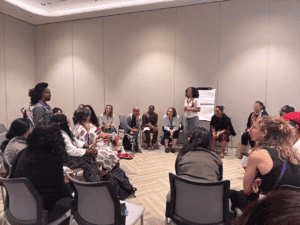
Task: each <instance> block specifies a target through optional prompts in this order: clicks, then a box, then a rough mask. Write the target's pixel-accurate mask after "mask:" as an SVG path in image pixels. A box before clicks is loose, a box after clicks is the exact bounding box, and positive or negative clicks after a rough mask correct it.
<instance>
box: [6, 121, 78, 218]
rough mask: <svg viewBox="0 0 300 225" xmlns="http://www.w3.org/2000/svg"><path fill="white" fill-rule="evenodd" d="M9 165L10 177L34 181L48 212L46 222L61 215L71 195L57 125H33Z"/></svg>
mask: <svg viewBox="0 0 300 225" xmlns="http://www.w3.org/2000/svg"><path fill="white" fill-rule="evenodd" d="M27 145H28V147H27V148H25V149H24V150H23V151H21V152H20V153H19V154H18V156H17V158H16V160H15V163H14V164H13V166H12V170H11V176H10V177H11V178H19V177H25V178H27V179H29V181H30V182H31V183H32V184H33V186H34V187H35V188H36V189H37V191H38V192H39V194H40V195H41V197H42V199H43V204H44V209H45V210H48V211H49V217H48V223H49V222H51V221H54V220H56V219H58V218H59V217H61V216H62V215H64V214H65V213H66V212H67V211H68V210H69V209H70V208H71V202H72V197H71V194H70V192H69V191H68V187H67V186H66V184H65V182H64V173H63V157H62V156H63V155H64V154H66V150H65V142H64V138H63V136H62V134H61V131H60V129H59V127H58V125H56V124H54V123H46V124H42V125H39V126H37V127H36V128H34V130H33V132H32V133H31V134H30V135H29V136H28V138H27Z"/></svg>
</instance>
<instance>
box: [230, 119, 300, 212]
mask: <svg viewBox="0 0 300 225" xmlns="http://www.w3.org/2000/svg"><path fill="white" fill-rule="evenodd" d="M250 135H251V139H252V140H253V141H256V143H257V146H256V150H255V151H253V152H252V153H251V154H250V155H249V158H248V162H247V166H246V169H245V175H244V179H243V187H244V190H242V191H240V192H238V191H235V190H231V194H230V199H231V201H232V210H234V209H235V208H240V209H243V208H244V207H245V206H247V204H248V203H250V202H251V201H253V200H254V199H257V197H258V194H259V192H261V193H262V194H267V193H268V192H269V191H270V190H276V189H277V188H278V187H279V186H281V185H284V184H287V185H292V186H296V187H300V165H299V158H300V156H299V155H298V154H297V153H296V150H295V149H293V143H294V141H295V139H296V135H295V128H293V127H292V126H290V125H289V124H288V123H287V122H286V121H284V120H283V119H281V118H277V117H265V116H264V117H261V118H259V119H258V121H257V122H256V123H255V124H253V125H252V127H251V129H250ZM280 177H281V180H279V178H280ZM277 181H278V182H279V183H277Z"/></svg>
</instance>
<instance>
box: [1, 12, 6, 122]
mask: <svg viewBox="0 0 300 225" xmlns="http://www.w3.org/2000/svg"><path fill="white" fill-rule="evenodd" d="M3 34H4V15H3V14H1V13H0V105H1V106H2V107H0V123H4V124H5V125H6V126H7V115H6V90H5V88H6V85H5V73H4V71H5V63H4V60H5V58H4V55H5V54H4V35H3Z"/></svg>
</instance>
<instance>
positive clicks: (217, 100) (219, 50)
mask: <svg viewBox="0 0 300 225" xmlns="http://www.w3.org/2000/svg"><path fill="white" fill-rule="evenodd" d="M219 4H220V13H219V49H218V75H217V87H216V91H217V95H216V96H217V99H216V102H217V104H220V103H219V79H220V52H221V15H222V9H221V6H222V3H221V2H220V3H219Z"/></svg>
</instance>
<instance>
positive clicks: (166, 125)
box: [163, 107, 180, 153]
mask: <svg viewBox="0 0 300 225" xmlns="http://www.w3.org/2000/svg"><path fill="white" fill-rule="evenodd" d="M179 123H180V121H179V116H178V115H177V113H176V109H175V108H172V107H171V108H169V109H168V111H167V114H166V115H164V117H163V131H164V141H165V148H166V150H165V152H166V153H169V151H170V149H169V138H170V136H171V137H172V136H173V144H172V150H171V152H172V153H175V146H176V143H177V139H178V136H179V126H180V124H179Z"/></svg>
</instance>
